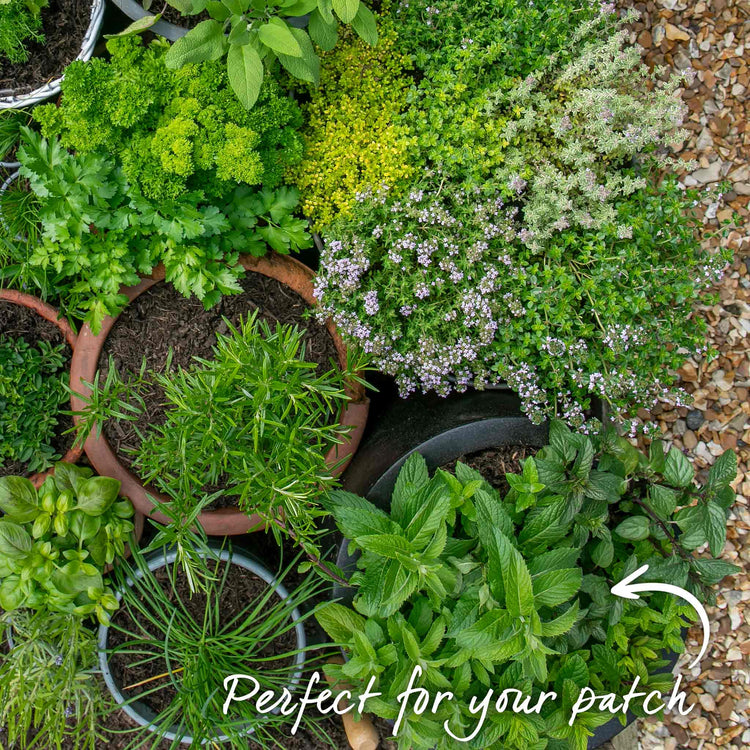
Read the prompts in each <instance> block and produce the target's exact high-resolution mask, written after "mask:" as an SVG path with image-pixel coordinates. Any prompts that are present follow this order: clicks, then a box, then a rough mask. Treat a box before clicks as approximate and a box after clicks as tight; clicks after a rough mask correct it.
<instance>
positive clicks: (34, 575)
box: [0, 463, 133, 623]
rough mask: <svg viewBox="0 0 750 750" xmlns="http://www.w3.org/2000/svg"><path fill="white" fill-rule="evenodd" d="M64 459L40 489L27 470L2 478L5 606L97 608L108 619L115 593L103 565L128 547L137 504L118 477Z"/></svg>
mask: <svg viewBox="0 0 750 750" xmlns="http://www.w3.org/2000/svg"><path fill="white" fill-rule="evenodd" d="M91 473H92V472H91V469H87V468H83V467H78V466H74V465H72V464H66V463H58V464H56V466H55V474H54V477H52V476H50V477H47V479H45V481H44V484H43V485H42V486H41V488H40V489H39V490H38V491H37V490H36V489H34V485H33V484H32V483H31V482H30V481H29V480H28V479H25V478H23V477H3V478H0V510H1V511H2V512H3V514H4V515H3V517H2V519H0V607H2V609H4V610H5V611H6V612H10V611H13V610H16V609H18V608H19V607H23V608H25V609H34V610H47V611H49V612H65V613H68V614H73V615H77V616H79V617H85V616H87V615H91V614H96V616H97V618H98V619H99V621H100V622H103V623H106V622H108V621H109V615H110V613H111V612H113V611H114V610H116V609H117V607H118V604H117V599H115V597H114V595H113V594H112V592H111V590H110V589H109V588H107V587H106V586H105V583H104V579H103V578H102V570H103V568H104V566H105V565H106V564H111V563H112V562H113V560H114V558H115V556H116V555H122V554H123V552H124V550H125V544H126V543H127V541H128V538H129V535H130V532H131V531H132V530H133V523H132V522H131V521H130V520H129V519H130V518H131V517H132V515H133V506H132V505H131V504H130V502H128V501H127V500H118V497H117V496H118V493H119V491H120V483H119V482H118V481H117V480H115V479H110V478H108V477H92V476H91Z"/></svg>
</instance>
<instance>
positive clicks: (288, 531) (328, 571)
mask: <svg viewBox="0 0 750 750" xmlns="http://www.w3.org/2000/svg"><path fill="white" fill-rule="evenodd" d="M266 520H267V521H269V520H270V521H271V523H273V524H275V525H276V526H278V527H279V528H280V529H281V530H282V531H283V532H284V533H286V534H289V536H290V537H292V539H294V541H295V542H296V541H298V537H297V535H296V534H295V533H294V531H293V530H292V529H290V528H289V527H288V526H287V525H286V524H285V523H284V522H283V521H282V520H281V519H279V518H270V519H269V518H267V519H266ZM305 554H306V555H307V558H308V560H310V562H311V563H312V564H313V565H314V566H315V567H316V568H318V569H319V570H321V571H322V572H323V573H325V574H326V575H328V576H330V577H331V578H333V580H334V581H336V583H340V584H341V585H342V586H348V585H349V581H347V580H346V578H342V577H341V576H340V575H338V574H337V573H334V572H333V571H332V570H331V569H330V568H329V567H328V566H327V565H326V564H325V563H324V562H323V561H322V560H321V559H320V558H319V557H317V556H316V555H313V554H312V553H311V552H308V551H307V550H305Z"/></svg>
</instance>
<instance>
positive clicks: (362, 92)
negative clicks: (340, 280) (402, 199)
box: [289, 22, 414, 227]
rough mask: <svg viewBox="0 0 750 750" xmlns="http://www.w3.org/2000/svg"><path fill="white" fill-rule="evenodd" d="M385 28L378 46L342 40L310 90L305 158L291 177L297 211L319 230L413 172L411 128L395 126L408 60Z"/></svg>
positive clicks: (347, 38) (402, 103)
mask: <svg viewBox="0 0 750 750" xmlns="http://www.w3.org/2000/svg"><path fill="white" fill-rule="evenodd" d="M395 40H396V34H395V30H394V29H393V27H392V26H391V24H389V23H387V22H383V24H382V25H381V30H380V39H379V41H378V45H377V47H370V46H368V45H367V44H366V43H365V42H363V41H362V40H360V39H356V38H354V37H353V36H352V35H351V34H347V35H346V36H345V38H344V41H343V42H342V44H340V45H339V46H338V47H337V48H336V49H335V50H333V51H332V52H327V53H324V55H323V62H324V67H323V70H322V72H321V77H320V85H319V86H317V87H310V103H309V104H307V105H306V106H305V114H306V115H307V124H306V127H305V129H304V130H303V136H304V138H305V158H304V160H303V161H302V162H301V163H300V164H299V165H297V166H296V167H293V168H292V169H291V170H290V172H289V174H290V176H291V179H292V181H293V182H294V183H295V184H296V185H297V186H298V187H299V189H300V191H301V193H302V208H303V210H304V212H305V215H306V216H308V217H309V218H310V219H311V220H312V221H313V222H314V223H315V224H316V225H317V226H318V227H323V226H327V225H329V224H330V223H331V221H332V220H333V219H334V218H335V217H337V216H340V217H347V216H349V215H350V214H351V210H352V208H353V207H354V205H355V201H356V199H355V195H356V194H357V193H361V192H364V191H365V190H367V189H368V188H370V189H372V188H377V187H379V186H380V185H398V184H399V183H401V182H402V181H403V180H405V179H408V178H409V177H410V176H411V175H412V173H413V171H414V168H413V165H412V164H411V163H410V155H409V152H410V150H411V145H412V139H411V138H410V135H409V128H408V127H407V126H405V125H403V124H400V123H398V122H397V119H398V115H399V114H400V113H401V112H402V111H403V110H404V109H405V108H406V100H407V92H408V84H409V79H408V78H407V77H406V74H405V71H406V70H407V69H408V67H409V64H408V60H407V59H406V58H405V57H404V56H403V55H401V54H399V53H398V51H397V49H396V47H395Z"/></svg>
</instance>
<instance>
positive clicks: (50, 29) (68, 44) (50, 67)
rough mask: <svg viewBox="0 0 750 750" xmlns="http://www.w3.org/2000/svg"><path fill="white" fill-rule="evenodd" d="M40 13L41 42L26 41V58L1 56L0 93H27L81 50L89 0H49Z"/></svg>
mask: <svg viewBox="0 0 750 750" xmlns="http://www.w3.org/2000/svg"><path fill="white" fill-rule="evenodd" d="M41 16H42V31H43V32H44V42H41V43H40V42H31V43H29V44H27V47H26V48H27V49H28V51H29V59H28V60H27V61H26V62H23V63H11V62H9V61H8V60H7V59H5V58H3V57H1V56H0V94H4V95H9V94H23V93H28V92H30V91H33V90H34V89H36V88H37V87H39V86H41V85H42V84H44V83H46V82H47V81H50V80H52V79H54V78H57V77H59V76H60V75H61V74H62V72H63V70H64V69H65V66H66V65H68V63H71V62H72V61H73V60H75V59H76V58H77V57H78V55H79V54H80V52H81V44H82V42H83V38H84V36H86V31H87V30H88V28H89V24H90V21H91V0H49V5H48V6H47V7H46V8H44V9H42V13H41Z"/></svg>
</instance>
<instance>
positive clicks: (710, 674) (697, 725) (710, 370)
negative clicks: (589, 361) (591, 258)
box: [616, 0, 750, 750]
mask: <svg viewBox="0 0 750 750" xmlns="http://www.w3.org/2000/svg"><path fill="white" fill-rule="evenodd" d="M620 5H621V7H635V8H636V9H637V10H639V11H640V12H641V17H640V19H639V20H638V21H636V22H634V23H633V25H632V41H633V42H634V43H637V44H640V45H641V46H642V47H643V54H644V57H645V59H646V60H647V62H648V63H649V64H650V65H667V66H670V67H673V68H677V69H679V70H688V69H692V70H693V71H694V72H695V77H694V80H693V81H692V83H690V84H686V87H685V88H684V90H683V92H682V96H683V99H684V100H685V103H686V104H687V106H688V109H689V115H688V118H689V119H688V122H687V126H686V127H687V130H688V131H689V137H688V139H687V140H686V141H685V142H684V143H683V144H682V146H681V147H680V148H679V149H677V150H678V152H679V154H680V156H681V157H682V158H684V159H685V160H686V161H687V160H696V161H697V162H698V164H697V167H696V168H694V169H692V171H690V172H687V171H686V172H685V174H684V175H683V176H682V182H683V183H684V184H685V185H686V186H691V187H696V186H704V187H706V188H715V187H716V186H717V184H718V183H719V182H720V181H724V180H726V181H728V182H729V183H731V191H730V192H727V193H726V194H725V195H724V198H723V201H722V202H721V203H719V204H716V203H714V204H709V205H707V206H704V210H705V222H706V230H707V234H708V233H710V231H711V230H712V229H715V228H716V226H717V223H718V222H719V221H723V220H727V219H733V218H734V221H735V225H734V230H733V231H732V232H731V233H730V234H729V236H728V237H727V238H726V239H721V240H720V239H718V238H712V239H708V238H707V239H706V242H708V243H709V244H710V245H714V246H715V245H717V244H718V243H719V242H722V243H724V244H728V245H729V246H730V247H731V248H732V249H733V250H734V255H735V261H734V263H733V265H732V267H731V269H729V270H728V272H727V274H726V276H725V278H724V280H723V281H722V283H721V284H720V285H719V286H718V287H717V288H716V291H717V292H718V294H719V303H718V304H716V305H713V306H703V307H699V308H698V309H697V310H696V314H697V315H701V316H703V317H704V318H705V319H706V321H707V322H708V324H709V327H710V337H709V338H710V341H709V343H710V345H711V346H712V347H713V348H715V349H716V350H717V351H718V352H719V356H718V357H717V358H716V359H714V360H713V361H710V362H709V361H707V360H706V359H701V358H697V357H694V358H692V359H690V360H689V361H688V362H687V363H686V364H685V366H684V367H682V368H681V369H680V371H679V375H680V378H681V380H682V382H683V385H684V387H685V389H686V390H687V391H688V392H689V393H691V394H692V396H693V398H694V402H693V404H692V405H691V406H690V407H689V408H684V407H680V408H669V407H668V406H663V407H662V406H659V407H656V408H654V409H653V410H652V412H651V413H650V414H649V413H648V412H643V413H641V414H640V416H641V417H642V418H643V419H644V420H655V421H656V423H657V424H658V425H659V426H660V427H661V430H662V432H663V433H664V436H665V437H666V438H667V439H670V440H672V441H673V443H674V444H675V445H677V446H679V447H680V448H682V449H683V450H684V451H685V452H686V454H687V455H688V456H689V457H690V458H691V459H692V460H693V461H694V462H695V465H696V466H697V467H699V468H701V469H706V468H707V467H709V466H710V465H711V464H712V463H713V462H714V461H715V460H716V456H718V455H720V454H721V452H722V451H723V450H724V449H726V448H732V449H735V450H736V451H737V453H738V456H739V462H740V473H739V474H738V477H737V480H736V482H735V484H734V487H735V489H736V491H737V493H738V496H737V506H736V508H735V510H734V513H733V514H732V516H731V518H730V521H729V526H730V528H729V530H728V543H727V547H726V550H725V553H724V557H725V558H726V559H727V560H730V561H731V562H734V563H735V564H737V565H740V566H741V567H742V568H743V572H742V573H740V574H739V575H737V576H736V577H734V578H728V579H725V581H724V582H723V586H721V593H720V595H719V598H718V606H717V608H715V609H712V610H709V618H710V620H711V628H712V639H711V647H710V648H709V653H708V654H707V655H706V657H705V658H704V659H703V662H702V664H701V665H700V667H696V668H695V669H694V670H692V671H689V670H688V669H687V664H688V663H689V661H690V659H691V658H692V657H691V656H689V655H686V656H684V657H683V659H681V661H680V662H679V664H678V669H680V670H681V672H682V674H683V675H685V678H686V680H688V685H687V688H686V689H687V691H688V693H689V694H690V693H692V695H691V699H690V700H691V702H695V703H696V704H697V705H696V707H695V709H694V710H693V711H692V712H691V713H690V714H689V716H687V717H681V716H679V715H678V716H676V717H667V719H666V721H665V722H664V723H655V722H651V721H649V722H641V723H640V726H639V731H638V738H637V739H636V736H635V732H633V733H632V734H631V736H630V737H629V738H628V737H622V738H621V739H619V741H618V742H617V743H616V746H617V747H616V750H634V749H635V748H636V747H640V748H643V749H644V750H657V749H662V748H663V749H664V750H676V749H677V748H695V749H698V750H714V749H715V748H747V747H750V718H749V716H748V706H750V659H748V655H749V654H750V575H749V573H750V545H748V530H749V529H750V509H749V508H748V505H749V503H750V401H749V400H748V391H749V389H750V356H749V354H750V273H748V269H749V268H750V211H749V210H748V203H749V202H750V127H748V120H750V98H748V93H749V91H748V89H750V0H703V1H702V2H694V1H693V0H690V1H689V0H659V1H658V2H648V3H640V2H635V3H634V2H632V0H621V2H620ZM700 635H701V633H700V630H699V629H695V628H694V629H693V630H691V631H690V634H689V636H688V651H689V652H690V653H691V654H695V653H696V652H697V650H698V644H699V638H700Z"/></svg>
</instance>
